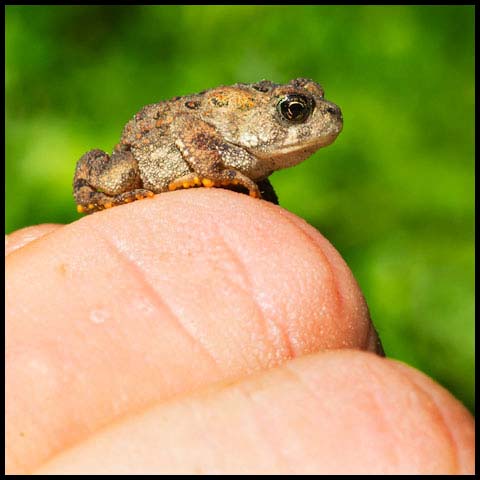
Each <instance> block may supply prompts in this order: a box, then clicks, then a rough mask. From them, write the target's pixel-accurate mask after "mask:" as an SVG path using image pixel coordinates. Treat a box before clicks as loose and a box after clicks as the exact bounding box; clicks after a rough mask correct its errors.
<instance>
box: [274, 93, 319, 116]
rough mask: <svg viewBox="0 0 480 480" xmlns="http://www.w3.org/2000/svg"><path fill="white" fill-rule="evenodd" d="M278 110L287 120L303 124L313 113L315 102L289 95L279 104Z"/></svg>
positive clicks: (302, 96) (299, 96) (303, 97)
mask: <svg viewBox="0 0 480 480" xmlns="http://www.w3.org/2000/svg"><path fill="white" fill-rule="evenodd" d="M277 110H278V112H279V113H280V115H281V116H282V117H283V118H284V119H285V120H287V121H289V122H291V123H302V122H304V121H305V120H306V119H307V118H308V116H309V115H310V113H312V110H313V100H312V99H309V98H307V97H305V96H304V95H298V94H292V95H287V96H286V97H284V98H282V99H281V100H280V101H279V102H278V104H277Z"/></svg>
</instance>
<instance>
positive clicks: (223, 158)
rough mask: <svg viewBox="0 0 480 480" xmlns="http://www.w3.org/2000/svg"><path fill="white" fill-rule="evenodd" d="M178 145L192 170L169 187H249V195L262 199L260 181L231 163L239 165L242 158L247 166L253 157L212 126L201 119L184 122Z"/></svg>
mask: <svg viewBox="0 0 480 480" xmlns="http://www.w3.org/2000/svg"><path fill="white" fill-rule="evenodd" d="M175 146H176V147H177V148H178V150H179V151H180V153H181V154H182V157H183V159H184V160H185V162H186V163H187V164H188V166H189V167H190V169H191V170H192V172H191V173H190V174H187V175H185V176H183V177H180V178H176V179H175V180H173V181H172V182H170V184H169V186H168V188H169V190H176V189H177V188H189V187H194V186H202V185H203V186H204V187H227V186H230V185H240V186H242V187H244V188H246V189H247V190H248V192H249V194H250V196H252V197H255V198H261V194H260V190H259V188H258V186H257V184H256V183H255V182H254V181H253V180H252V179H251V178H249V177H248V176H247V175H245V174H244V173H242V172H241V171H240V170H238V169H236V168H233V167H232V166H231V164H238V163H239V160H240V161H241V160H243V163H245V164H246V165H248V164H249V162H251V161H253V160H254V159H252V158H251V155H250V153H248V152H247V151H246V150H243V149H241V148H240V147H237V146H236V145H232V144H230V143H228V142H226V141H225V140H224V139H223V138H222V136H221V135H220V134H219V133H218V132H217V131H216V130H215V129H214V128H213V127H212V126H210V125H208V124H207V123H205V122H202V121H199V120H194V121H190V120H189V119H185V120H183V121H181V123H180V128H178V130H177V140H176V141H175Z"/></svg>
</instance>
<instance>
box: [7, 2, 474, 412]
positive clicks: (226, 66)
mask: <svg viewBox="0 0 480 480" xmlns="http://www.w3.org/2000/svg"><path fill="white" fill-rule="evenodd" d="M295 77H310V78H313V79H314V80H316V81H318V82H319V83H321V84H322V85H323V86H324V88H325V91H326V98H327V99H329V100H332V101H333V102H335V103H337V104H338V105H340V106H341V108H342V110H343V115H344V122H345V125H344V131H343V133H342V134H341V135H340V137H339V138H338V140H337V141H336V143H335V144H334V145H332V146H330V147H328V148H326V149H323V150H320V151H319V152H317V153H316V154H315V155H314V156H313V157H312V158H310V159H308V160H307V161H305V162H304V163H302V164H300V165H299V166H297V167H295V168H293V169H289V170H284V171H280V172H277V173H275V174H274V175H273V176H272V177H271V180H272V183H273V184H274V186H275V187H276V191H277V194H278V195H279V198H280V203H281V205H282V206H283V207H285V208H287V209H288V210H290V211H292V212H295V213H296V214H298V215H299V216H301V217H303V218H305V219H306V220H307V221H308V222H310V223H311V224H312V225H314V226H315V227H316V228H318V230H320V231H321V232H322V233H323V234H324V235H325V236H326V237H327V238H328V239H329V240H330V241H331V242H332V243H333V244H334V245H335V247H336V248H337V249H338V250H339V252H340V253H341V254H342V255H343V256H344V258H345V259H346V260H347V262H348V264H349V265H350V268H351V269H352V271H353V273H354V275H355V277H356V278H357V280H358V281H359V283H360V286H361V288H362V290H363V292H364V294H365V297H366V298H367V301H368V304H369V306H370V310H371V314H372V318H373V320H374V323H375V324H376V326H377V327H378V330H379V332H380V335H381V338H382V340H383V343H384V347H385V350H386V352H387V354H388V355H389V356H391V357H394V358H398V359H401V360H403V361H405V362H407V363H409V364H411V365H414V366H416V367H417V368H419V369H420V370H422V371H424V372H426V373H427V374H429V375H431V376H432V377H433V378H435V379H436V380H437V381H439V382H440V383H441V384H442V385H444V386H445V387H446V388H448V389H449V390H450V391H452V392H453V394H454V395H456V396H457V397H458V398H460V399H461V400H462V401H463V402H464V403H465V405H467V406H468V407H469V408H470V409H471V410H472V411H473V409H474V93H475V91H474V88H475V87H474V7H473V6H421V7H419V6H385V7H377V6H335V7H334V6H293V7H292V6H143V7H138V6H120V7H119V6H116V7H115V6H108V7H107V6H103V7H102V6H7V7H6V232H7V233H8V232H11V231H13V230H16V229H18V228H21V227H24V226H27V225H32V224H38V223H44V222H60V223H67V222H72V221H74V220H75V219H77V218H78V217H79V215H78V214H77V213H76V210H75V205H74V202H73V198H72V193H71V183H72V176H73V171H74V168H75V163H76V161H77V159H78V158H79V157H80V156H81V155H82V154H83V153H84V152H86V151H87V150H89V149H91V148H96V147H98V148H102V149H104V150H106V151H109V152H110V151H111V149H112V147H113V146H114V145H115V144H116V143H117V141H118V140H119V137H120V134H121V130H122V128H123V126H124V124H125V123H126V122H127V121H128V120H129V119H130V117H131V116H132V115H133V114H134V113H136V112H137V111H138V110H139V109H140V108H141V107H142V106H143V105H145V104H147V103H153V102H157V101H160V100H163V99H168V98H169V97H172V96H176V95H185V94H189V93H194V92H198V91H201V90H204V89H207V88H212V87H215V86H217V85H220V84H224V85H228V84H232V83H236V82H255V81H258V80H261V79H264V78H266V79H270V80H272V81H275V82H278V83H283V82H287V81H289V80H290V79H292V78H295Z"/></svg>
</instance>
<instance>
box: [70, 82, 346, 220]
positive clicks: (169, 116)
mask: <svg viewBox="0 0 480 480" xmlns="http://www.w3.org/2000/svg"><path fill="white" fill-rule="evenodd" d="M342 125H343V120H342V113H341V111H340V108H339V107H338V106H337V105H335V104H334V103H331V102H328V101H327V100H325V99H324V98H323V88H322V87H321V86H320V85H318V84H317V83H315V82H314V81H312V80H308V79H304V78H297V79H295V80H292V81H291V82H290V83H287V84H285V85H278V84H275V83H272V82H270V81H267V80H263V81H261V82H258V83H252V84H245V83H238V84H235V85H232V86H222V87H217V88H213V89H211V90H206V91H204V92H201V93H198V94H195V95H188V96H185V97H175V98H172V99H171V100H167V101H163V102H159V103H153V104H151V105H147V106H145V107H143V108H142V109H141V110H140V111H139V112H138V113H137V114H136V115H135V116H134V117H133V118H132V119H131V120H130V121H129V122H128V123H127V125H126V126H125V128H124V130H123V134H122V137H121V139H120V142H119V143H118V144H117V145H116V146H115V148H114V151H113V153H112V155H108V154H107V153H105V152H103V151H102V150H98V149H95V150H90V151H89V152H87V153H85V155H83V156H82V157H81V158H80V160H79V161H78V162H77V167H76V170H75V177H74V182H73V193H74V197H75V201H76V203H77V209H78V211H79V212H81V213H91V212H94V211H98V210H103V209H105V208H109V207H112V206H115V205H120V204H123V203H128V202H131V201H133V200H139V199H141V198H145V197H151V196H153V195H154V194H155V193H161V192H166V191H169V190H176V189H178V188H189V187H194V186H204V187H224V188H232V189H239V190H244V191H245V192H247V191H248V193H249V194H250V195H251V196H252V197H256V198H264V199H266V200H269V201H272V202H274V203H277V199H276V195H275V193H274V191H273V188H272V186H271V185H270V182H269V181H268V179H267V177H268V176H269V175H270V174H271V173H273V172H274V171H275V170H279V169H281V168H286V167H290V166H293V165H296V164H298V163H300V162H301V161H303V160H305V159H306V158H307V157H309V156H310V155H312V154H313V153H314V152H315V151H316V150H318V149H319V148H321V147H325V146H327V145H329V144H331V143H332V142H333V141H334V140H335V139H336V138H337V136H338V134H339V133H340V132H341V130H342Z"/></svg>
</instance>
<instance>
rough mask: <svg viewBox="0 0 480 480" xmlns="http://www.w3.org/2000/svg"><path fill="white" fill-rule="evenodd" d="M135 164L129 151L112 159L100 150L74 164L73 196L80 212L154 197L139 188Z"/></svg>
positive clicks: (149, 192) (147, 191)
mask: <svg viewBox="0 0 480 480" xmlns="http://www.w3.org/2000/svg"><path fill="white" fill-rule="evenodd" d="M142 186H143V185H142V180H141V178H140V172H139V170H138V164H137V161H136V160H135V158H134V156H133V155H132V153H131V152H128V151H126V152H117V151H115V152H114V153H113V154H112V156H109V155H107V154H106V153H105V152H103V151H102V150H98V149H95V150H90V151H89V152H87V153H86V154H85V155H83V156H82V157H81V158H80V160H79V161H78V162H77V168H76V169H75V176H74V179H73V195H74V197H75V201H76V202H77V210H78V212H80V213H92V212H95V211H97V210H103V209H104V208H110V207H113V206H115V205H120V204H123V203H128V202H131V201H134V200H140V199H141V198H145V197H153V192H151V191H149V190H145V189H143V188H142Z"/></svg>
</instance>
